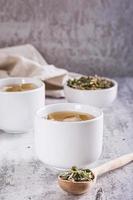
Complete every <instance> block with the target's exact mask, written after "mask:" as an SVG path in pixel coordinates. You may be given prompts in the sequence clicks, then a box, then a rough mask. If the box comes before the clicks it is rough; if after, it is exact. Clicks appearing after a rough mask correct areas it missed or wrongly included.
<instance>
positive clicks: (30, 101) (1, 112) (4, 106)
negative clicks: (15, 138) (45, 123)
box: [0, 78, 45, 133]
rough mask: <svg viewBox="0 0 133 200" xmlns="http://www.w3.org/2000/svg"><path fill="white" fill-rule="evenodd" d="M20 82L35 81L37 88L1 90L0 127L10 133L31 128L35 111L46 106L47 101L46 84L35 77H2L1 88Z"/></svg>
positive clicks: (0, 80)
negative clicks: (11, 90) (17, 90)
mask: <svg viewBox="0 0 133 200" xmlns="http://www.w3.org/2000/svg"><path fill="white" fill-rule="evenodd" d="M19 83H34V84H36V85H37V88H36V89H33V90H28V91H22V92H5V91H2V90H0V129H2V130H4V131H6V132H10V133H21V132H27V131H29V130H31V129H32V128H33V121H34V116H35V113H36V111H37V110H38V109H39V108H41V107H42V106H44V102H45V94H44V93H45V90H44V84H43V82H42V81H40V80H37V79H34V78H4V79H0V88H2V87H3V86H5V85H9V84H19Z"/></svg>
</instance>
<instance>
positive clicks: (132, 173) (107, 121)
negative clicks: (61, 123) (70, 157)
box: [0, 78, 133, 200]
mask: <svg viewBox="0 0 133 200" xmlns="http://www.w3.org/2000/svg"><path fill="white" fill-rule="evenodd" d="M116 80H117V81H118V83H119V93H118V98H117V100H116V101H115V102H114V103H113V105H112V106H111V107H108V108H106V109H104V139H103V152H102V155H101V157H100V160H99V161H98V163H97V164H99V163H103V162H106V161H108V160H109V159H113V158H115V157H117V156H120V155H123V154H125V153H130V152H133V78H117V79H116ZM64 101H65V100H64V99H60V100H59V99H58V100H57V99H46V103H47V104H51V103H57V102H64ZM99 188H102V189H103V192H104V196H103V199H107V200H116V199H117V200H120V199H121V200H132V199H133V164H132V163H131V164H129V165H128V166H125V167H123V168H121V169H118V170H116V171H114V172H110V173H108V174H106V175H103V176H102V177H99V179H98V180H97V184H96V185H95V187H94V188H93V190H92V191H91V193H89V194H85V195H83V196H72V195H70V194H67V193H65V192H63V191H62V190H60V188H59V187H58V185H57V171H56V170H52V169H48V168H46V166H45V165H44V163H42V162H41V161H39V160H38V159H37V157H36V155H35V151H34V138H33V133H32V132H29V133H27V134H19V135H17V134H6V133H2V132H1V133H0V200H79V199H80V200H95V199H96V193H97V191H98V190H99Z"/></svg>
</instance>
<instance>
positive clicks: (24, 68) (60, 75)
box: [0, 44, 68, 97]
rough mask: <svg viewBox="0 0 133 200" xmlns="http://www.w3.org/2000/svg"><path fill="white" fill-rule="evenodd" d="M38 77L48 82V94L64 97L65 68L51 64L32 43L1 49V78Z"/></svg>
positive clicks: (66, 73) (66, 75)
mask: <svg viewBox="0 0 133 200" xmlns="http://www.w3.org/2000/svg"><path fill="white" fill-rule="evenodd" d="M9 76H11V77H36V78H38V79H41V80H42V81H44V82H45V83H46V95H47V96H52V97H63V96H64V93H63V85H64V83H65V81H66V80H67V78H68V72H67V71H66V70H64V69H60V68H57V67H55V66H54V65H49V64H48V63H47V62H46V61H45V59H44V58H43V57H42V56H41V54H40V53H39V52H38V51H37V50H36V49H35V48H34V47H33V46H32V45H30V44H26V45H22V46H15V47H8V48H3V49H0V78H5V77H9Z"/></svg>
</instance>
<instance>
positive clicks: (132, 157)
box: [93, 153, 133, 176]
mask: <svg viewBox="0 0 133 200" xmlns="http://www.w3.org/2000/svg"><path fill="white" fill-rule="evenodd" d="M132 161H133V153H130V154H126V155H124V156H121V157H119V158H116V159H114V160H111V161H109V162H107V163H105V164H103V165H100V166H99V167H97V168H95V169H93V171H94V173H96V174H97V176H98V175H101V174H104V173H106V172H109V171H112V170H114V169H117V168H120V167H122V166H124V165H126V164H128V163H130V162H132Z"/></svg>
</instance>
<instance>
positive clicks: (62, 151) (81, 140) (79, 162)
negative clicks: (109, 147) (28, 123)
mask: <svg viewBox="0 0 133 200" xmlns="http://www.w3.org/2000/svg"><path fill="white" fill-rule="evenodd" d="M57 111H79V112H85V113H89V114H92V115H94V116H95V118H94V119H91V120H87V121H78V122H59V121H52V120H47V119H46V116H47V115H48V113H51V112H57ZM102 138H103V113H102V111H101V110H100V109H98V108H94V107H91V106H86V105H81V104H71V103H60V104H53V105H49V106H46V107H44V108H42V109H40V110H39V111H38V112H37V115H36V119H35V147H36V153H37V155H38V157H39V159H40V160H42V161H43V162H44V163H45V164H47V165H50V166H53V167H56V168H69V167H71V166H73V165H76V166H77V167H85V166H88V165H89V164H90V163H92V162H94V161H96V160H97V159H98V158H99V156H100V154H101V152H102Z"/></svg>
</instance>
